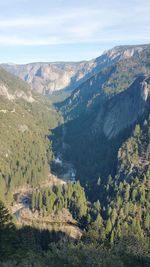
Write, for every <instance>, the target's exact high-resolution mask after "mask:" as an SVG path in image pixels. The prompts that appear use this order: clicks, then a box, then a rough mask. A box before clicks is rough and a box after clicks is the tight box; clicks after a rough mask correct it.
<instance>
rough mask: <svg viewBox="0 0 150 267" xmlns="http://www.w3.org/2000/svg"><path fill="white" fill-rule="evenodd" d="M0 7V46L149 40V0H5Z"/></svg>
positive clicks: (100, 44)
mask: <svg viewBox="0 0 150 267" xmlns="http://www.w3.org/2000/svg"><path fill="white" fill-rule="evenodd" d="M14 2H15V4H14ZM50 2H51V3H50ZM12 3H13V4H12ZM7 6H8V9H7V8H6V7H7ZM4 7H5V8H4ZM0 9H1V11H2V12H1V15H0V46H1V47H2V46H8V47H10V46H21V47H25V46H27V47H29V46H31V47H37V46H53V45H64V44H66V45H69V44H76V45H80V44H83V43H85V44H93V43H98V44H99V46H103V44H104V43H107V44H109V46H110V45H111V44H113V45H114V43H116V44H118V43H121V44H124V43H135V42H137V43H142V42H148V41H149V42H150V39H149V38H150V27H149V25H150V16H149V12H150V1H149V0H144V3H142V1H141V0H126V2H121V1H117V0H114V1H112V0H105V1H103V0H95V1H93V3H92V1H91V0H83V1H80V0H76V1H73V0H57V1H55V2H54V1H53V3H52V1H49V0H42V1H41V2H40V3H37V1H36V0H32V1H31V0H14V1H11V0H5V2H4V1H3V3H2V2H1V3H0ZM3 11H4V12H3ZM66 53H67V51H66Z"/></svg>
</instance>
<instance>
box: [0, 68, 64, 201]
mask: <svg viewBox="0 0 150 267" xmlns="http://www.w3.org/2000/svg"><path fill="white" fill-rule="evenodd" d="M0 83H2V85H3V84H4V86H7V90H8V93H9V94H10V95H12V96H13V97H15V95H17V94H20V95H23V96H24V97H25V99H23V98H21V97H20V98H18V99H17V98H16V99H14V100H13V101H10V100H8V99H7V98H6V97H1V99H0V121H1V128H0V140H1V142H0V184H1V188H0V198H1V199H3V200H5V201H6V200H8V201H10V200H11V192H12V191H14V190H16V189H17V188H18V187H21V186H24V185H31V186H35V185H38V184H40V183H41V181H44V180H45V179H47V176H48V172H49V162H50V161H51V160H52V157H53V153H52V148H51V141H50V140H49V135H50V130H51V129H52V128H53V127H56V126H57V124H58V123H59V121H60V119H59V115H58V114H57V112H56V111H55V110H54V109H53V107H52V106H51V104H50V102H49V101H48V100H47V99H45V98H44V97H42V96H38V95H36V94H34V93H33V94H32V98H33V99H34V101H33V102H30V101H28V99H26V98H28V97H31V91H30V88H29V86H28V85H26V83H24V82H23V81H21V80H20V79H18V78H16V77H14V76H13V75H10V74H8V73H7V72H5V71H3V70H1V69H0Z"/></svg>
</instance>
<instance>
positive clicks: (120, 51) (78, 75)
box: [2, 45, 147, 95]
mask: <svg viewBox="0 0 150 267" xmlns="http://www.w3.org/2000/svg"><path fill="white" fill-rule="evenodd" d="M145 47H147V46H146V45H141V46H140V45H139V46H118V47H115V48H113V49H111V50H109V51H106V52H104V53H103V54H102V55H101V56H100V57H98V58H96V59H93V60H90V61H81V62H54V63H31V64H26V65H15V64H14V65H9V64H2V67H3V68H5V69H6V70H7V71H9V72H11V73H13V74H15V75H17V76H19V77H20V78H22V79H23V80H25V81H27V82H28V83H29V84H30V85H31V87H32V89H33V90H36V91H38V92H39V93H41V94H44V95H45V94H51V93H52V92H55V91H58V90H62V89H65V90H67V91H68V90H69V91H70V90H71V91H73V90H74V89H75V88H77V86H79V85H80V84H81V83H83V82H84V81H86V80H87V79H88V78H89V77H91V76H92V75H93V74H95V73H97V72H99V71H101V70H102V69H103V68H105V67H108V66H111V65H112V64H114V63H116V62H118V61H120V60H122V59H127V58H131V57H133V56H135V55H138V54H139V53H140V52H141V51H142V50H143V49H145Z"/></svg>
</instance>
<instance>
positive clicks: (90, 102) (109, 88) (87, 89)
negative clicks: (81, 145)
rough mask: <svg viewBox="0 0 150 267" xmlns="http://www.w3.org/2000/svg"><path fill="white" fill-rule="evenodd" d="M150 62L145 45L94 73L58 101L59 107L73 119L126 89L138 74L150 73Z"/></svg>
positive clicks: (148, 52)
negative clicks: (60, 101)
mask: <svg viewBox="0 0 150 267" xmlns="http://www.w3.org/2000/svg"><path fill="white" fill-rule="evenodd" d="M140 51H141V50H140ZM149 61H150V46H146V47H144V48H143V50H142V51H141V52H136V53H134V54H133V56H132V57H129V58H125V59H122V60H121V61H119V62H118V63H116V64H114V65H112V66H110V67H108V68H105V69H103V70H102V71H100V72H99V73H97V74H95V75H94V76H92V77H91V78H90V79H88V80H87V81H86V82H84V83H83V84H81V85H80V86H79V87H78V88H77V89H76V90H74V91H73V93H72V94H71V96H70V97H69V98H67V99H66V100H65V101H64V102H62V103H60V104H58V107H59V108H60V109H61V110H62V112H63V114H64V115H65V117H66V118H67V119H72V118H75V117H78V116H80V114H83V113H84V112H88V111H89V110H90V109H92V108H93V107H95V106H96V105H102V104H103V103H104V102H105V101H107V99H109V98H111V97H112V96H113V95H116V94H118V93H120V92H122V91H124V90H126V89H127V88H128V87H129V86H130V84H131V83H133V81H134V80H135V79H136V77H138V76H139V75H149V73H150V64H149Z"/></svg>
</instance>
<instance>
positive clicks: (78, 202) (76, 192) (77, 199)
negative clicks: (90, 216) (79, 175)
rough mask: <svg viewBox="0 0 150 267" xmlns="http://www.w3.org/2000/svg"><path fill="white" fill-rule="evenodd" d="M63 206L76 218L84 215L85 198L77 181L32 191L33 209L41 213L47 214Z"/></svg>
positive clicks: (85, 210)
mask: <svg viewBox="0 0 150 267" xmlns="http://www.w3.org/2000/svg"><path fill="white" fill-rule="evenodd" d="M63 208H66V209H68V210H69V211H70V212H71V213H72V215H73V217H74V218H75V219H77V220H81V219H82V218H83V217H84V216H86V213H87V200H86V196H85V192H84V189H83V187H81V185H80V183H79V182H76V183H71V182H70V183H67V184H65V185H62V186H53V188H46V189H42V190H36V191H33V193H32V210H33V211H35V210H38V211H39V212H40V213H43V215H49V214H51V213H52V212H56V213H57V212H58V211H60V210H62V209H63Z"/></svg>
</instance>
